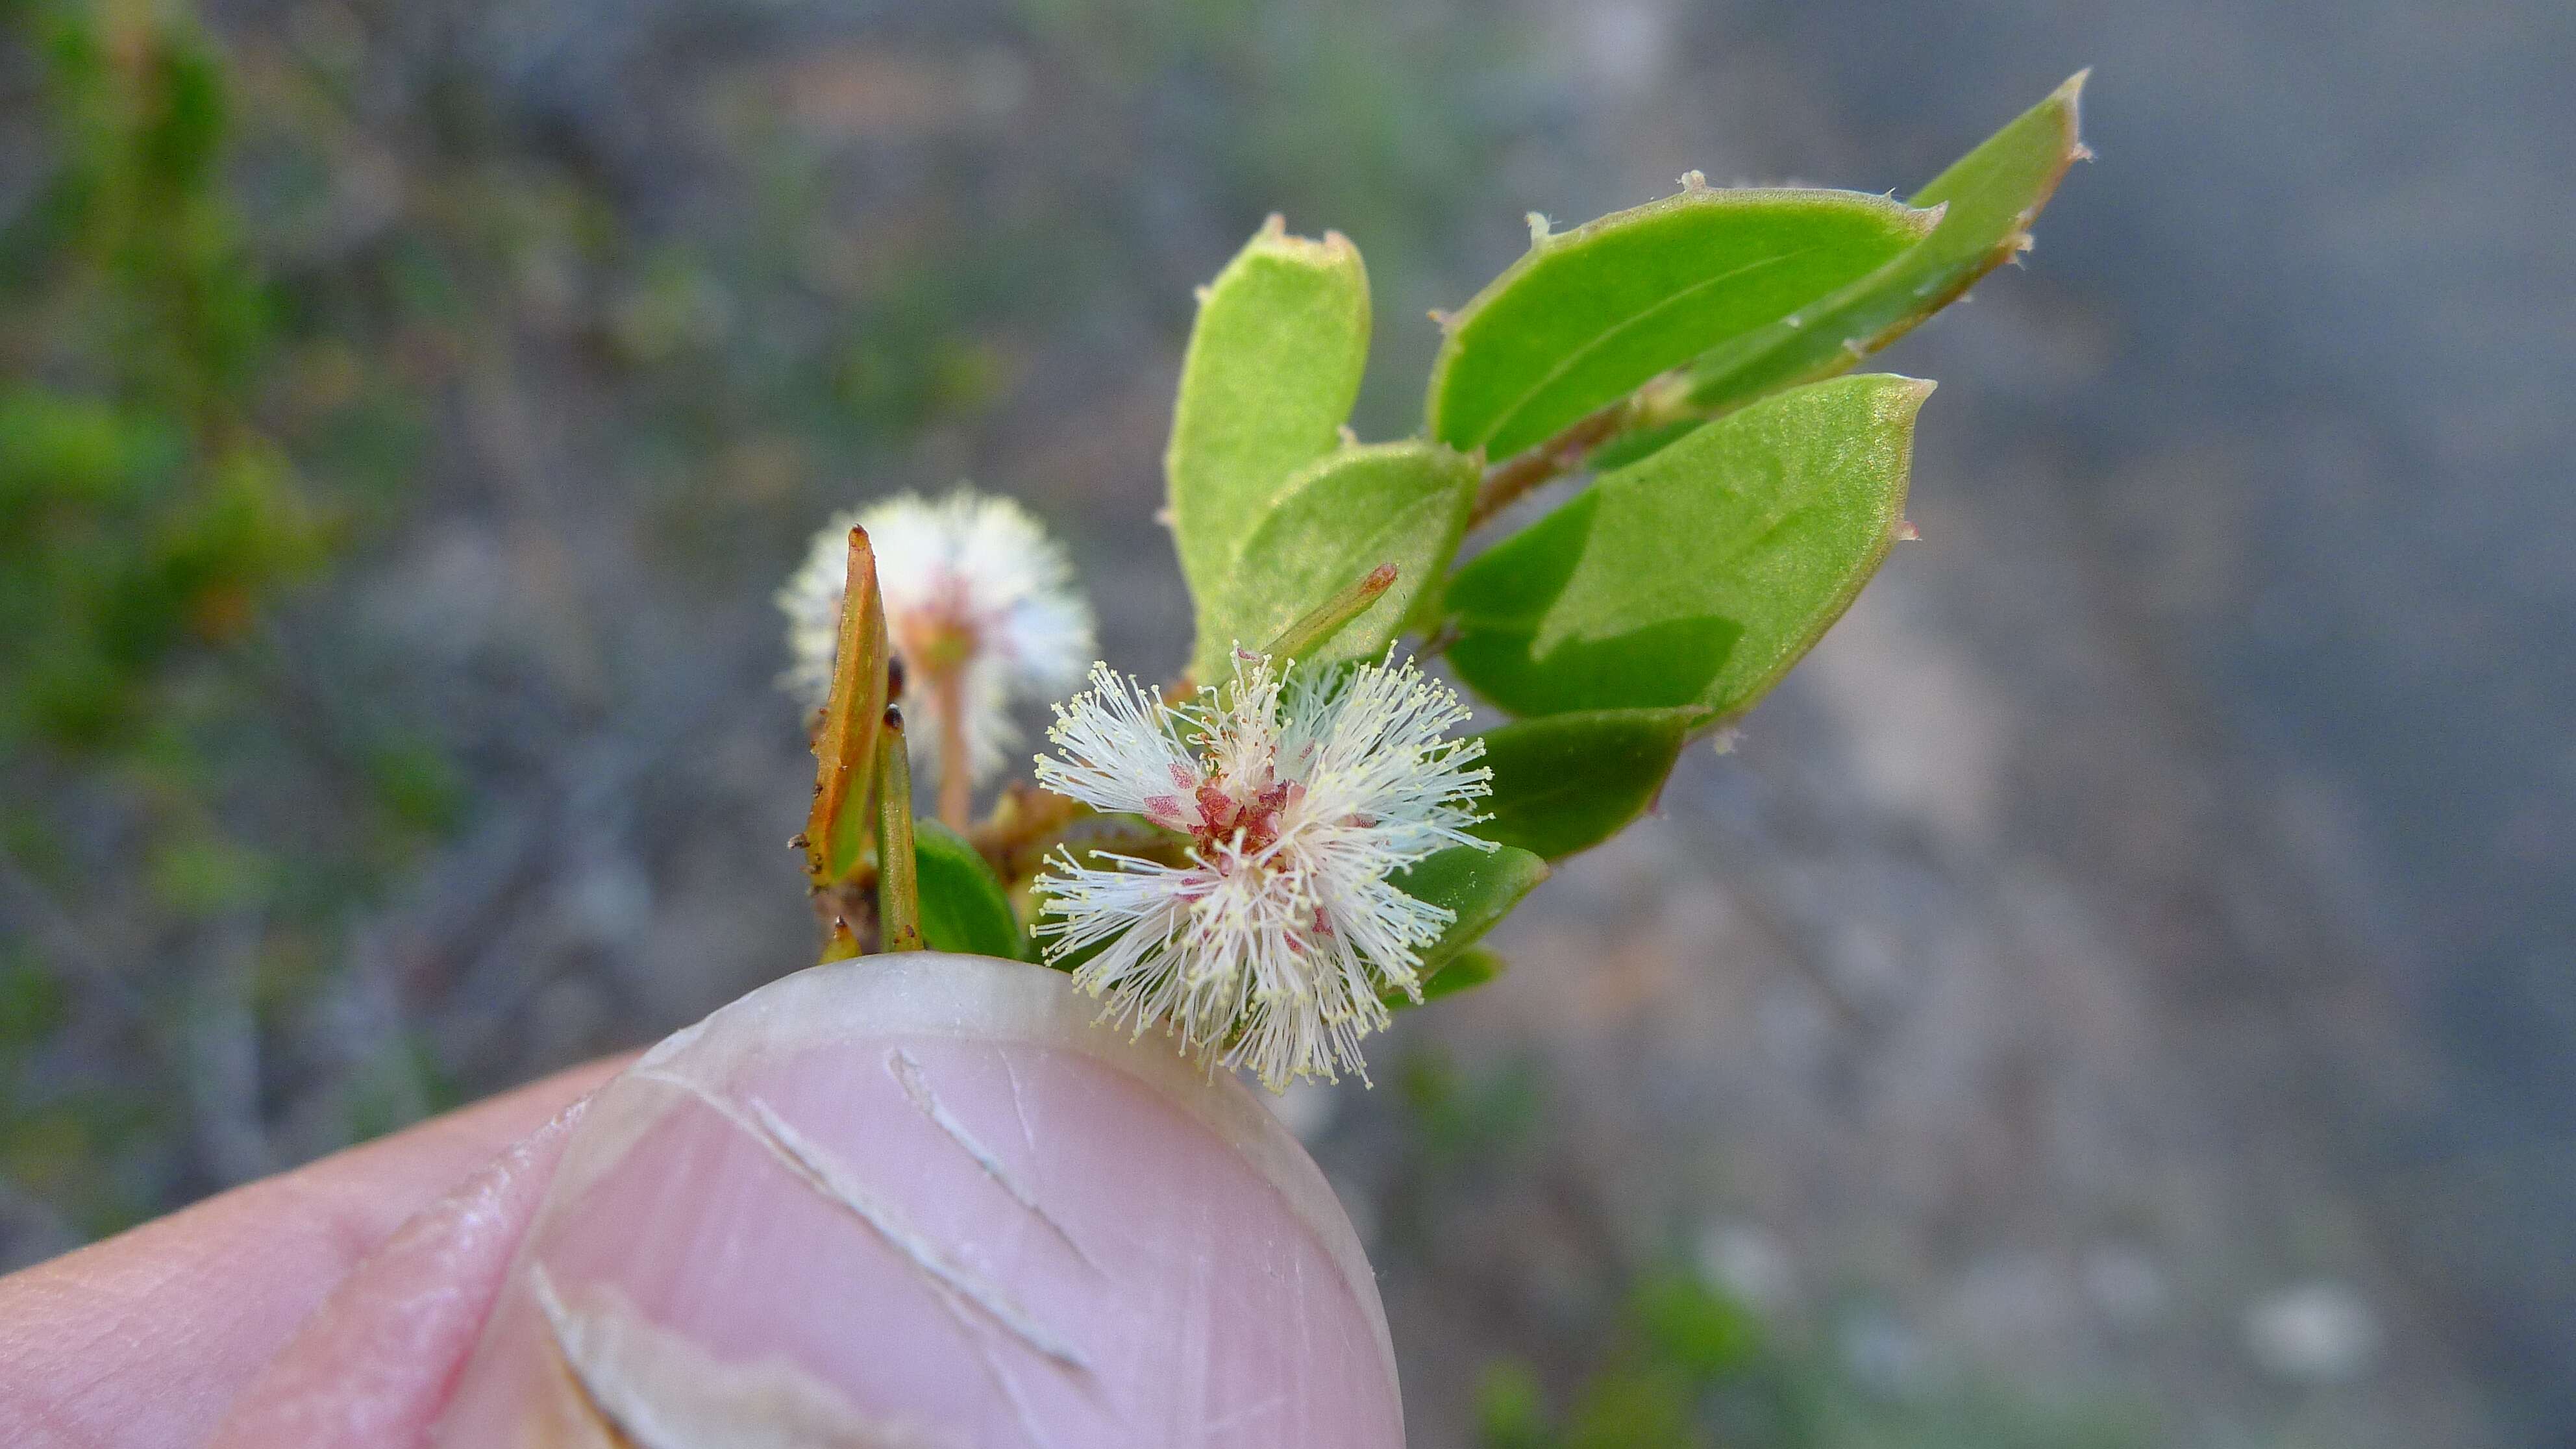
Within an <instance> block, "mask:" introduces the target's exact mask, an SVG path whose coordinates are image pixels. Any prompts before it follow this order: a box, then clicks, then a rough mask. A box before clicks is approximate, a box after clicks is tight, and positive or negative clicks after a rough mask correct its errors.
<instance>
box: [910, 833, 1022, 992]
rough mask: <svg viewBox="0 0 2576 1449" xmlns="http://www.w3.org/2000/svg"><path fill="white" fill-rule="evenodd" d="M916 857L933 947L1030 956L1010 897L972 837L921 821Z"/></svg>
mask: <svg viewBox="0 0 2576 1449" xmlns="http://www.w3.org/2000/svg"><path fill="white" fill-rule="evenodd" d="M912 858H913V860H914V861H915V862H916V863H917V866H918V869H919V872H920V889H921V934H922V937H923V939H925V940H927V941H928V942H929V943H930V949H932V950H934V951H955V952H958V953H961V954H963V955H968V956H999V957H1001V958H1002V959H1003V960H1005V961H1022V960H1027V959H1028V957H1029V949H1028V942H1027V939H1026V938H1025V937H1023V936H1022V935H1021V934H1020V923H1019V920H1018V918H1016V917H1014V916H1013V915H1012V914H1011V900H1010V897H1009V896H1008V895H1007V894H1005V893H1004V892H1003V890H1002V883H1001V882H1000V881H999V880H997V879H995V878H994V876H993V869H992V867H991V866H989V865H986V864H985V863H984V856H983V853H982V852H980V851H978V850H976V849H975V847H974V846H973V845H972V844H970V843H969V842H968V841H967V839H966V837H964V836H962V835H959V834H958V833H957V832H956V831H954V830H951V829H949V828H948V827H947V826H945V825H942V824H940V823H939V822H938V821H936V820H915V821H914V822H913V823H912Z"/></svg>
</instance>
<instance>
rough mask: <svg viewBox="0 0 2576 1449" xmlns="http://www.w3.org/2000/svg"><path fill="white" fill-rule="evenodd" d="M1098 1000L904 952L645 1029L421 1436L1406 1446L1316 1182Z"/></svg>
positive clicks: (1350, 1237) (468, 1441)
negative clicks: (701, 1016)
mask: <svg viewBox="0 0 2576 1449" xmlns="http://www.w3.org/2000/svg"><path fill="white" fill-rule="evenodd" d="M1097 1014H1098V1008H1097V1006H1096V1004H1094V1003H1092V1002H1091V1001H1090V1000H1089V999H1088V998H1084V997H1081V996H1080V995H1079V994H1078V993H1076V992H1074V991H1073V990H1072V989H1071V987H1070V986H1069V984H1067V982H1066V980H1065V978H1064V977H1062V976H1060V975H1057V974H1055V973H1052V972H1046V971H1044V970H1042V969H1041V968H1038V967H1034V966H1029V965H1025V964H1022V963H1012V962H999V961H988V960H980V959H978V958H960V957H946V958H942V957H938V956H936V955H934V954H932V953H914V954H910V955H905V956H900V957H893V958H885V957H878V958H867V959H865V960H863V961H861V962H855V963H841V964H839V965H836V966H829V967H821V968H816V969H815V970H812V971H808V972H802V973H799V974H798V975H796V976H794V977H790V978H787V979H785V980H783V981H780V982H777V983H773V984H772V985H771V986H769V987H767V988H764V989H763V990H762V991H760V992H757V993H754V994H753V996H751V997H748V998H745V999H744V1000H743V1001H741V1002H737V1003H736V1004H735V1005H734V1006H732V1007H729V1008H727V1009H726V1010H725V1011H724V1012H720V1013H718V1014H717V1015H716V1016H715V1017H713V1018H710V1019H709V1020H708V1021H707V1022H705V1023H702V1024H701V1025H700V1026H699V1027H696V1028H692V1029H690V1031H687V1032H683V1033H681V1034H679V1035H678V1036H675V1037H673V1038H672V1039H670V1040H668V1041H666V1042H664V1043H663V1044H662V1045H660V1046H658V1047H656V1048H654V1049H653V1050H652V1051H651V1052H648V1053H647V1054H646V1055H645V1057H644V1058H643V1060H642V1061H641V1062H640V1063H639V1064H638V1066H637V1067H636V1069H635V1070H634V1071H632V1072H630V1073H628V1074H627V1075H626V1076H624V1077H621V1078H620V1079H619V1080H618V1081H617V1082H615V1083H612V1084H611V1085H610V1086H609V1087H607V1088H605V1089H603V1091H602V1092H601V1093H600V1095H599V1097H598V1098H597V1099H596V1100H595V1101H594V1103H593V1104H592V1106H591V1108H590V1110H589V1112H588V1113H587V1115H586V1116H585V1118H584V1120H583V1123H582V1125H581V1127H580V1129H579V1130H578V1132H577V1133H576V1135H575V1140H574V1141H573V1143H572V1144H571V1146H570V1147H569V1148H568V1149H567V1151H566V1154H565V1156H564V1158H563V1161H562V1163H561V1166H560V1168H559V1169H558V1171H557V1172H556V1174H555V1176H554V1179H553V1182H552V1183H551V1184H550V1186H549V1190H548V1193H547V1199H546V1203H545V1205H544V1206H543V1207H541V1208H540V1209H539V1212H538V1217H537V1220H536V1222H535V1224H534V1225H533V1226H532V1227H531V1228H530V1230H529V1232H528V1233H527V1235H526V1237H525V1238H524V1239H523V1241H522V1243H521V1246H520V1250H519V1254H518V1257H517V1260H516V1262H515V1263H514V1265H513V1270H512V1275H511V1278H510V1280H509V1282H508V1283H507V1284H505V1286H504V1288H503V1290H502V1292H501V1295H500V1297H499V1299H498V1300H497V1302H496V1304H495V1307H494V1311H493V1314H492V1317H491V1319H490V1321H489V1322H488V1323H487V1324H486V1325H485V1328H484V1331H483V1335H482V1339H481V1341H480V1343H479V1344H478V1345H477V1347H476V1349H475V1352H474V1356H473V1359H472V1360H471V1362H470V1364H469V1366H468V1368H467V1370H466V1372H465V1374H464V1376H463V1378H462V1379H461V1380H460V1381H459V1387H458V1389H457V1392H456V1395H455V1397H454V1399H453V1401H452V1402H451V1403H450V1404H449V1406H448V1408H447V1410H446V1412H445V1413H444V1414H443V1415H442V1417H441V1419H440V1421H439V1423H438V1425H437V1426H436V1428H435V1430H434V1432H433V1435H432V1442H433V1443H436V1444H440V1445H456V1446H465V1445H489V1444H496V1443H516V1442H522V1441H525V1442H547V1443H551V1442H567V1443H589V1442H628V1441H631V1442H635V1443H638V1444H654V1445H666V1444H668V1445H679V1444H698V1443H709V1444H713V1443H744V1444H750V1443H759V1444H764V1445H766V1444H772V1443H781V1444H783V1443H790V1442H794V1443H805V1442H816V1443H821V1442H831V1443H843V1442H847V1443H852V1444H871V1445H873V1444H880V1443H882V1444H888V1445H897V1444H901V1445H912V1444H949V1443H956V1444H969V1443H971V1444H977V1445H984V1446H988V1449H989V1446H1003V1445H1021V1444H1047V1445H1052V1446H1055V1449H1077V1446H1083V1449H1087V1446H1094V1445H1103V1446H1105V1445H1117V1446H1120V1449H1146V1446H1161V1445H1171V1446H1178V1445H1185V1444H1186V1445H1190V1446H1193V1449H1268V1446H1279V1445H1290V1444H1295V1445H1309V1444H1327V1443H1329V1444H1334V1445H1339V1446H1346V1449H1359V1446H1371V1449H1375V1446H1392V1445H1400V1444H1401V1443H1402V1442H1403V1430H1402V1417H1401V1406H1400V1399H1399V1396H1398V1394H1397V1391H1396V1384H1395V1372H1394V1365H1393V1360H1392V1356H1391V1354H1390V1353H1389V1352H1388V1350H1387V1345H1386V1334H1385V1320H1384V1317H1383V1314H1382V1312H1381V1311H1380V1309H1379V1305H1378V1300H1377V1291H1376V1287H1375V1284H1374V1280H1373V1275H1372V1274H1371V1273H1370V1271H1369V1269H1368V1266H1367V1263H1366V1260H1365V1257H1364V1256H1363V1254H1362V1253H1361V1250H1360V1245H1359V1243H1358V1241H1357V1238H1356V1235H1355V1234H1353V1233H1352V1231H1351V1229H1350V1225H1349V1222H1348V1219H1347V1218H1346V1217H1345V1216H1344V1215H1343V1213H1342V1212H1341V1209H1340V1207H1339V1205H1338V1203H1336V1202H1335V1201H1334V1200H1333V1197H1332V1193H1331V1190H1330V1188H1329V1186H1328V1185H1327V1184H1326V1183H1325V1182H1324V1180H1323V1178H1322V1175H1321V1173H1320V1172H1318V1171H1317V1170H1316V1168H1315V1167H1314V1165H1313V1163H1312V1162H1311V1161H1310V1160H1309V1159H1308V1158H1307V1157H1306V1156H1305V1154H1304V1152H1303V1151H1302V1149H1300V1148H1299V1147H1298V1146H1297V1144H1296V1142H1295V1140H1294V1138H1293V1137H1291V1136H1290V1135H1289V1134H1288V1133H1287V1132H1286V1131H1285V1130H1284V1129H1283V1128H1281V1127H1280V1125H1279V1124H1278V1122H1277V1121H1276V1120H1275V1119H1274V1118H1273V1117H1272V1116H1271V1115H1270V1113H1269V1112H1268V1111H1267V1110H1266V1109H1265V1108H1264V1107H1263V1106H1261V1105H1260V1104H1259V1103H1258V1102H1257V1101H1256V1100H1255V1099H1254V1098H1253V1097H1252V1095H1251V1094H1250V1093H1248V1092H1247V1091H1245V1090H1244V1089H1243V1088H1242V1087H1241V1086H1240V1085H1239V1084H1238V1083H1236V1082H1235V1081H1234V1080H1233V1079H1231V1078H1230V1077H1227V1076H1224V1075H1222V1074H1220V1075H1217V1076H1214V1077H1211V1076H1210V1075H1209V1074H1208V1073H1207V1072H1206V1071H1205V1070H1204V1069H1203V1068H1202V1067H1200V1066H1198V1065H1197V1064H1196V1063H1194V1062H1192V1061H1190V1060H1188V1059H1186V1058H1184V1057H1180V1056H1177V1055H1175V1051H1174V1048H1173V1046H1172V1045H1171V1044H1170V1043H1169V1041H1168V1040H1166V1039H1163V1038H1161V1037H1160V1036H1159V1035H1155V1034H1148V1035H1146V1036H1144V1037H1142V1038H1138V1037H1134V1036H1131V1035H1130V1034H1129V1033H1128V1032H1125V1031H1119V1030H1111V1029H1104V1028H1102V1027H1100V1026H1097V1025H1095V1024H1094V1021H1095V1018H1096V1017H1097ZM576 1383H577V1384H578V1388H577V1390H574V1391H572V1392H570V1393H569V1394H568V1392H567V1391H568V1390H569V1389H572V1388H573V1386H574V1385H575V1384H576ZM791 1421H792V1422H794V1423H796V1424H798V1425H801V1426H804V1427H803V1429H802V1430H801V1431H799V1432H790V1431H789V1430H788V1429H787V1427H786V1426H787V1425H788V1424H789V1423H790V1422H791ZM825 1422H828V1423H829V1424H830V1425H831V1430H830V1432H822V1431H819V1430H816V1429H814V1427H813V1426H815V1425H817V1424H821V1423H825ZM603 1423H605V1424H611V1425H614V1426H615V1429H614V1431H609V1430H603V1429H602V1428H601V1427H600V1425H601V1424H603ZM621 1433H622V1434H624V1435H625V1438H624V1439H619V1438H617V1437H616V1435H617V1434H621ZM567 1435H568V1436H569V1437H564V1436H567ZM603 1435H606V1437H605V1438H603V1437H602V1436H603ZM531 1436H533V1437H531ZM549 1436H553V1437H549Z"/></svg>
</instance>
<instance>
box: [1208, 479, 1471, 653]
mask: <svg viewBox="0 0 2576 1449" xmlns="http://www.w3.org/2000/svg"><path fill="white" fill-rule="evenodd" d="M1477 477H1478V474H1477V470H1476V465H1475V464H1474V463H1473V462H1472V461H1470V460H1469V459H1467V458H1466V457H1464V456H1462V455H1460V454H1457V453H1453V452H1451V451H1449V450H1448V449H1447V448H1444V447H1441V446H1440V445H1438V444H1437V443H1423V442H1404V443H1381V444H1378V445H1376V446H1373V447H1365V448H1344V449H1342V450H1341V451H1339V452H1337V453H1333V454H1331V455H1330V456H1328V457H1325V458H1323V459H1320V460H1318V461H1317V462H1315V463H1313V464H1310V465H1308V466H1307V467H1306V468H1304V469H1302V470H1301V471H1299V473H1298V474H1297V475H1296V476H1295V477H1294V478H1292V479H1290V480H1289V486H1288V489H1287V490H1286V492H1285V494H1284V496H1282V497H1281V499H1280V500H1279V502H1278V503H1277V504H1276V505H1275V506H1274V507H1272V508H1271V509H1270V510H1269V512H1268V514H1267V515H1266V516H1265V517H1263V518H1262V520H1261V521H1260V525H1259V526H1258V527H1257V528H1255V529H1254V530H1253V531H1252V533H1251V536H1250V538H1249V540H1248V541H1247V542H1246V544H1245V545H1244V549H1243V557H1244V558H1245V559H1247V560H1250V561H1253V562H1254V563H1255V565H1256V566H1255V567H1249V568H1243V569H1238V570H1236V571H1235V572H1234V574H1233V576H1232V577H1230V578H1228V579H1227V580H1226V581H1225V582H1224V583H1223V584H1222V585H1220V586H1219V587H1218V588H1217V589H1216V591H1215V592H1214V595H1213V596H1212V597H1210V598H1209V599H1208V603H1207V604H1206V605H1205V606H1203V607H1202V609H1201V611H1200V617H1201V620H1202V623H1201V625H1200V629H1199V642H1198V652H1197V654H1196V655H1195V657H1194V658H1193V660H1192V664H1191V667H1192V669H1193V670H1194V671H1195V673H1196V674H1197V677H1198V678H1199V679H1200V681H1202V682H1206V681H1210V680H1217V679H1222V678H1224V677H1225V672H1226V655H1227V651H1228V650H1230V649H1231V648H1232V647H1233V646H1234V645H1235V644H1237V643H1240V644H1242V645H1243V647H1245V648H1247V649H1259V648H1261V647H1263V646H1264V645H1265V644H1267V643H1268V642H1269V641H1270V640H1272V639H1274V638H1276V637H1277V636H1278V635H1279V633H1280V631H1281V630H1283V629H1286V628H1287V627H1288V626H1289V625H1290V624H1293V623H1295V622H1297V621H1298V620H1299V619H1301V618H1303V617H1304V616H1305V615H1306V613H1307V611H1308V610H1310V609H1313V608H1314V607H1315V606H1316V605H1318V604H1321V603H1323V602H1324V601H1325V600H1327V599H1329V598H1331V597H1332V596H1333V595H1334V594H1336V593H1338V592H1340V591H1341V590H1343V589H1346V588H1348V587H1350V586H1351V584H1353V583H1354V582H1356V581H1358V580H1359V579H1360V578H1361V577H1363V576H1364V575H1366V574H1367V573H1368V572H1369V570H1371V569H1373V568H1376V567H1377V566H1378V565H1380V564H1387V563H1391V564H1394V565H1395V566H1396V575H1395V583H1394V585H1393V586H1392V587H1390V588H1389V589H1388V590H1387V591H1386V593H1384V594H1383V595H1381V596H1380V597H1379V598H1378V601H1377V602H1376V603H1374V604H1371V605H1370V606H1369V607H1368V608H1367V610H1366V611H1364V612H1363V613H1361V614H1360V615H1359V617H1357V618H1355V619H1353V620H1352V621H1351V622H1349V623H1348V624H1345V625H1343V626H1342V627H1341V628H1340V629H1338V630H1336V631H1335V632H1334V633H1333V635H1332V637H1331V638H1330V639H1328V640H1327V641H1325V643H1324V644H1323V646H1322V647H1321V648H1319V649H1316V650H1313V651H1311V652H1310V654H1309V660H1310V661H1311V662H1319V663H1336V662H1340V661H1343V660H1349V659H1363V658H1369V657H1373V656H1375V655H1376V654H1378V653H1379V652H1380V651H1381V650H1383V649H1385V648H1386V645H1387V643H1388V641H1389V640H1392V639H1393V638H1394V637H1395V636H1396V632H1397V631H1398V630H1399V629H1400V628H1401V627H1402V626H1403V623H1404V618H1405V615H1406V613H1407V612H1408V611H1410V610H1411V609H1412V607H1413V604H1414V601H1415V600H1416V599H1417V598H1419V597H1420V596H1421V594H1422V592H1423V591H1424V590H1425V589H1426V588H1429V587H1430V586H1431V585H1432V584H1433V583H1434V582H1435V581H1436V580H1438V579H1439V578H1440V576H1441V575H1442V574H1443V573H1445V572H1446V571H1447V570H1448V567H1449V559H1450V556H1451V555H1453V554H1455V553H1456V552H1457V551H1458V539H1459V537H1460V535H1461V534H1463V533H1464V532H1465V531H1466V527H1467V508H1468V505H1469V504H1470V503H1472V502H1473V501H1474V499H1475V495H1476V481H1477Z"/></svg>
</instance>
